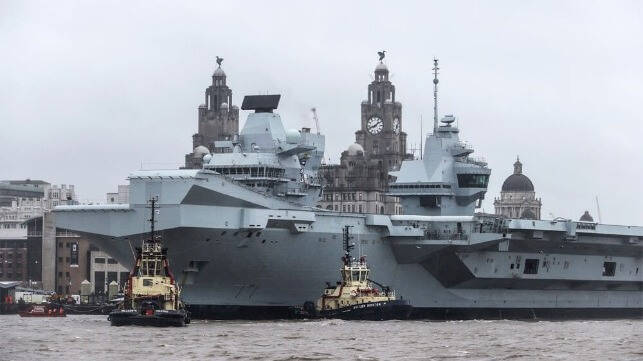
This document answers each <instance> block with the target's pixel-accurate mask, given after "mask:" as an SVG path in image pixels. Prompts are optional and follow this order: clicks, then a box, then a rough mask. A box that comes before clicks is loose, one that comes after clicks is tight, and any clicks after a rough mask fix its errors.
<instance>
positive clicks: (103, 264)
mask: <svg viewBox="0 0 643 361" xmlns="http://www.w3.org/2000/svg"><path fill="white" fill-rule="evenodd" d="M89 262H90V270H91V271H90V272H89V273H90V274H89V277H87V278H86V279H87V280H88V281H89V282H90V284H91V291H92V293H94V294H97V295H100V294H106V293H107V290H108V288H107V286H108V285H109V284H110V283H111V282H112V281H116V283H118V285H119V287H120V288H121V289H122V288H123V287H125V283H126V282H127V280H128V279H129V271H128V270H127V268H125V267H123V266H122V265H120V264H119V263H118V262H117V261H116V260H115V259H114V258H112V257H110V256H109V255H108V254H107V253H105V252H102V251H100V250H99V249H98V248H95V247H92V248H90V251H89ZM133 262H134V260H132V263H133Z"/></svg>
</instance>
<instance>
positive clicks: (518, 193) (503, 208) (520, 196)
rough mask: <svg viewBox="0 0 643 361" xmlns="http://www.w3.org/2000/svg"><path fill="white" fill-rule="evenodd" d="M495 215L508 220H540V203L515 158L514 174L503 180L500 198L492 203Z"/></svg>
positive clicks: (531, 184)
mask: <svg viewBox="0 0 643 361" xmlns="http://www.w3.org/2000/svg"><path fill="white" fill-rule="evenodd" d="M493 205H494V206H495V208H496V214H499V215H503V216H505V217H508V218H523V219H540V209H541V208H542V203H541V201H540V198H536V192H535V191H534V184H533V183H532V182H531V180H530V179H529V177H527V176H526V175H524V174H522V163H521V162H520V158H518V157H517V158H516V162H515V163H514V173H513V174H512V175H510V176H509V177H507V179H505V181H504V183H502V189H501V190H500V198H496V199H495V200H494V202H493Z"/></svg>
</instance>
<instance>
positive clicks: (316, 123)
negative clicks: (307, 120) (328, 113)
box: [310, 108, 321, 134]
mask: <svg viewBox="0 0 643 361" xmlns="http://www.w3.org/2000/svg"><path fill="white" fill-rule="evenodd" d="M310 111H311V112H313V119H314V120H315V127H316V128H317V134H320V133H321V129H319V118H317V108H311V109H310Z"/></svg>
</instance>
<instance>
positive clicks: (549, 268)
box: [54, 95, 643, 319]
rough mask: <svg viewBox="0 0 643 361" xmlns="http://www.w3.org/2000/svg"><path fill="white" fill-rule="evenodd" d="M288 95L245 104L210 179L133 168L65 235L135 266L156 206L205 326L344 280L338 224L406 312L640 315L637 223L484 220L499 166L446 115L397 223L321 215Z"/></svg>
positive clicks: (320, 144) (59, 218)
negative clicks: (113, 196) (119, 194)
mask: <svg viewBox="0 0 643 361" xmlns="http://www.w3.org/2000/svg"><path fill="white" fill-rule="evenodd" d="M279 100H280V96H279V95H261V96H247V97H246V98H245V99H244V102H243V105H242V109H245V110H253V111H254V112H253V113H251V114H249V116H248V118H247V120H246V122H245V124H244V127H243V129H242V130H241V132H240V134H239V135H238V136H235V137H234V138H232V139H231V140H229V141H221V142H217V143H218V144H217V147H219V148H221V149H222V150H223V151H224V152H222V153H214V154H207V155H205V156H204V157H203V167H202V169H180V170H158V171H156V170H149V171H136V172H134V173H132V174H131V175H130V176H129V182H130V203H129V204H126V205H78V206H58V207H56V209H55V211H54V212H55V219H56V226H57V227H60V228H65V229H68V230H72V231H74V232H78V233H80V234H82V235H84V236H86V237H88V238H89V239H90V240H91V241H92V242H95V243H96V244H97V245H98V246H99V247H100V248H101V249H102V250H104V251H106V252H107V253H109V254H110V255H111V256H113V257H114V258H116V259H117V260H118V261H119V262H120V263H122V264H130V263H131V261H132V260H133V258H134V256H135V255H134V251H133V250H134V248H135V247H137V246H139V245H140V243H141V240H142V239H143V237H144V235H145V232H146V225H147V220H148V219H149V216H150V214H149V210H148V209H147V208H146V205H147V202H148V200H149V199H150V198H152V197H158V203H159V205H160V211H159V213H158V214H157V215H156V219H157V220H158V222H157V224H156V229H157V230H159V231H160V232H162V236H163V239H164V242H165V244H166V245H167V247H168V249H169V251H168V258H169V260H170V263H171V265H172V267H173V268H174V270H175V272H177V275H176V278H177V280H178V282H179V283H180V284H182V285H183V292H182V295H183V298H184V300H185V301H186V302H187V303H188V304H189V305H190V310H191V311H192V313H193V316H194V317H196V318H200V317H201V318H282V317H289V316H291V315H292V308H293V307H298V306H301V305H303V303H304V302H305V301H306V300H311V299H316V298H317V297H319V294H320V290H322V289H323V286H324V284H325V283H326V282H327V281H332V280H334V279H335V278H336V274H337V263H338V260H339V259H340V258H341V257H342V246H341V242H342V229H343V228H344V226H351V227H352V228H351V229H352V236H353V237H354V239H353V240H354V242H355V243H356V246H357V247H359V249H360V251H361V253H362V254H366V255H368V258H369V261H371V262H372V264H376V265H377V268H374V269H372V271H371V277H372V278H373V279H375V280H377V281H378V282H379V283H382V284H385V285H389V286H391V287H393V288H395V290H396V292H397V294H398V295H401V296H402V297H404V299H408V300H410V301H411V303H412V305H413V307H414V312H413V315H412V317H416V318H428V319H469V318H521V319H524V318H527V319H534V318H536V319H540V318H590V317H606V318H614V317H643V227H635V226H617V225H606V224H599V223H595V222H581V221H573V220H569V219H560V218H559V219H555V220H527V219H506V218H503V217H500V216H496V215H487V214H476V213H475V209H476V206H477V205H479V202H480V201H481V200H482V199H483V197H484V195H485V193H486V191H487V184H488V180H489V175H490V173H491V171H490V169H489V168H488V167H487V164H486V163H485V162H484V161H482V160H480V159H479V158H478V159H477V158H474V157H472V156H471V154H472V153H473V149H472V148H471V147H470V146H469V145H468V144H465V143H464V142H462V141H460V139H459V129H458V127H456V126H455V124H454V118H453V117H451V116H445V117H443V118H442V120H441V122H440V123H439V124H438V123H437V122H436V124H434V129H433V132H432V133H431V134H429V135H428V136H427V137H426V139H425V146H424V151H423V156H422V159H416V160H405V161H404V162H403V163H402V164H401V167H400V169H399V171H396V172H393V173H392V176H393V178H392V179H395V181H394V182H392V183H391V184H390V186H389V195H391V196H395V197H399V199H400V201H401V203H402V205H403V209H404V214H403V215H400V214H398V215H385V214H360V213H344V212H337V211H332V210H325V209H320V208H317V207H316V202H317V201H318V199H319V196H320V194H321V184H320V177H319V176H318V174H317V173H318V169H319V167H320V165H321V162H322V159H323V156H324V136H323V135H320V134H314V133H311V132H310V131H308V130H307V129H303V130H302V131H297V130H286V129H285V128H284V126H283V124H282V122H281V118H280V116H279V115H278V114H277V113H275V112H274V110H275V109H277V107H278V103H279ZM436 119H437V106H436Z"/></svg>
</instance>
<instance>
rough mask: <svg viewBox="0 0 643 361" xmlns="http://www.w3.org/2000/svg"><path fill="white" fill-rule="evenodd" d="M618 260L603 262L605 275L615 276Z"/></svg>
mask: <svg viewBox="0 0 643 361" xmlns="http://www.w3.org/2000/svg"><path fill="white" fill-rule="evenodd" d="M615 273H616V262H603V276H608V277H614V274H615Z"/></svg>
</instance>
